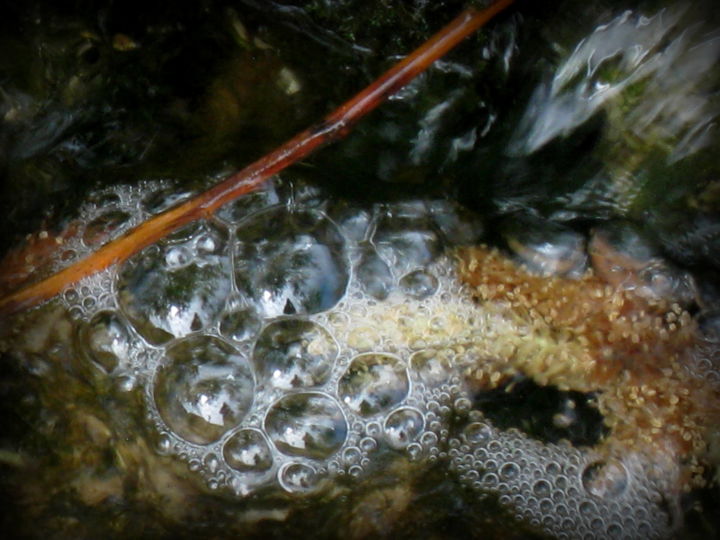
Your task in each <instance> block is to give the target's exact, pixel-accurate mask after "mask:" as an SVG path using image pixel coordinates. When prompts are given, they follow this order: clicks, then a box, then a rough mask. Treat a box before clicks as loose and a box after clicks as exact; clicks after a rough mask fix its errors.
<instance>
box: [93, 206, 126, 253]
mask: <svg viewBox="0 0 720 540" xmlns="http://www.w3.org/2000/svg"><path fill="white" fill-rule="evenodd" d="M130 218H131V216H130V214H128V213H127V212H122V211H120V210H113V211H109V212H105V213H104V214H102V215H101V216H99V217H96V218H95V219H93V220H92V221H90V222H89V223H88V224H87V225H85V231H84V232H83V237H82V239H83V242H85V244H86V245H88V246H96V245H99V244H104V243H105V242H107V241H108V240H110V239H111V238H112V237H114V236H117V235H118V234H119V233H120V232H122V231H123V230H125V229H127V228H128V226H129V225H130Z"/></svg>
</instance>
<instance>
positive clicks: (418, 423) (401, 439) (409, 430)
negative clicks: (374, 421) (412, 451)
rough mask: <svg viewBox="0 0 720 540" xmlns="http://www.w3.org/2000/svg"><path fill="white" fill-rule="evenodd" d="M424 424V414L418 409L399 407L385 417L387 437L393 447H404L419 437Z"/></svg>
mask: <svg viewBox="0 0 720 540" xmlns="http://www.w3.org/2000/svg"><path fill="white" fill-rule="evenodd" d="M423 425H424V421H423V417H422V414H420V411H418V410H417V409H411V408H409V407H406V408H401V409H397V410H395V411H393V412H392V413H391V414H389V415H388V417H387V418H386V419H385V437H386V439H387V440H388V442H389V443H390V446H392V447H393V448H404V447H405V446H407V445H408V444H410V443H411V442H413V441H414V440H415V439H416V438H417V436H418V435H419V434H420V432H421V431H422V429H423Z"/></svg>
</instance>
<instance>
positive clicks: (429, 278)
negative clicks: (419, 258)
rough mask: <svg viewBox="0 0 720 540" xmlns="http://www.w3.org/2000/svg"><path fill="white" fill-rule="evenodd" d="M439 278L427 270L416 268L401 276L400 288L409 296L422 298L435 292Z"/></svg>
mask: <svg viewBox="0 0 720 540" xmlns="http://www.w3.org/2000/svg"><path fill="white" fill-rule="evenodd" d="M437 288H438V279H437V278H436V277H435V276H433V275H432V274H431V273H429V272H427V271H425V270H415V271H414V272H410V273H409V274H405V275H404V276H403V277H402V278H400V289H401V290H402V292H404V293H405V294H406V295H407V296H409V297H411V298H416V299H417V300H422V299H423V298H427V297H428V296H432V295H433V294H435V291H437Z"/></svg>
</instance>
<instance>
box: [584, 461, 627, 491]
mask: <svg viewBox="0 0 720 540" xmlns="http://www.w3.org/2000/svg"><path fill="white" fill-rule="evenodd" d="M582 484H583V487H584V488H585V490H586V491H587V492H588V493H590V494H591V495H594V496H595V497H598V498H616V497H618V496H620V495H621V494H622V493H623V492H624V491H625V490H626V488H627V485H628V473H627V470H626V469H625V466H624V465H623V464H622V463H621V462H620V461H618V460H615V459H610V460H608V461H597V462H595V463H591V464H589V465H588V466H587V467H586V468H585V470H584V471H583V473H582Z"/></svg>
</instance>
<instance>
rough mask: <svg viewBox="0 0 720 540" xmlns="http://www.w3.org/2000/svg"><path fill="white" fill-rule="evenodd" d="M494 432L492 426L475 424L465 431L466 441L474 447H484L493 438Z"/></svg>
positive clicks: (480, 423)
mask: <svg viewBox="0 0 720 540" xmlns="http://www.w3.org/2000/svg"><path fill="white" fill-rule="evenodd" d="M492 435H493V432H492V429H491V428H490V426H488V425H487V424H484V423H482V422H473V423H472V424H469V425H468V426H467V427H466V428H465V430H464V431H463V436H464V437H465V440H466V441H467V442H469V443H470V444H472V445H473V446H484V445H485V444H487V442H488V441H490V439H491V438H492Z"/></svg>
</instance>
